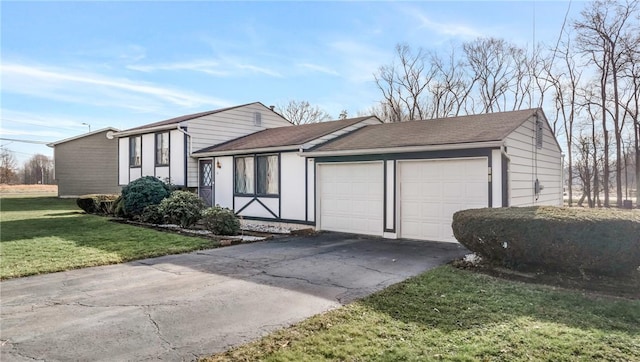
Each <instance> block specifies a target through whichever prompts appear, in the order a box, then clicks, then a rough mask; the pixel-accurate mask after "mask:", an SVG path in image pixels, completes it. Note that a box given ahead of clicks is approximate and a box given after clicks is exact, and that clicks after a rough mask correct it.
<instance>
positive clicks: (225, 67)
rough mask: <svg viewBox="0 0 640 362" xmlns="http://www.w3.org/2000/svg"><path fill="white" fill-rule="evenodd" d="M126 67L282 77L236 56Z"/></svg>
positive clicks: (155, 70) (216, 74)
mask: <svg viewBox="0 0 640 362" xmlns="http://www.w3.org/2000/svg"><path fill="white" fill-rule="evenodd" d="M127 68H128V69H131V70H137V71H141V72H147V73H148V72H157V71H191V72H199V73H205V74H208V75H211V76H216V77H232V76H243V75H245V74H264V75H268V76H270V77H276V78H279V77H282V74H280V73H279V72H277V71H275V70H273V69H270V68H267V67H264V66H258V65H255V64H251V63H250V62H247V61H245V60H242V59H238V58H219V59H216V60H207V59H196V60H191V61H184V62H175V63H159V64H131V65H128V66H127Z"/></svg>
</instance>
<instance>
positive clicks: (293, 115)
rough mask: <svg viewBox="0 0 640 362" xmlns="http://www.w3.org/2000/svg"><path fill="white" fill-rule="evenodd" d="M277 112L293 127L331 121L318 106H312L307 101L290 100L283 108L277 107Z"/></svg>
mask: <svg viewBox="0 0 640 362" xmlns="http://www.w3.org/2000/svg"><path fill="white" fill-rule="evenodd" d="M277 111H278V113H280V114H282V116H283V117H284V118H286V119H288V120H289V121H290V122H291V123H293V124H295V125H298V124H306V123H317V122H322V121H327V120H330V119H331V116H330V115H329V114H328V113H327V112H325V111H323V110H322V109H320V108H319V107H318V106H312V105H311V104H309V102H307V101H297V100H290V101H289V103H287V104H286V105H285V106H278V108H277Z"/></svg>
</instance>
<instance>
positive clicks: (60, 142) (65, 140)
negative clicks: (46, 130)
mask: <svg viewBox="0 0 640 362" xmlns="http://www.w3.org/2000/svg"><path fill="white" fill-rule="evenodd" d="M105 131H112V132H114V133H115V132H117V131H118V129H117V128H113V127H105V128H101V129H98V130H95V131H93V132H87V133H83V134H81V135H77V136H73V137H69V138H65V139H63V140H60V141H55V142H51V143H47V147H51V148H53V147H55V146H57V145H59V144H62V143H66V142H69V141H74V140H77V139H80V138H84V137H88V136H92V135H94V134H98V133H102V132H105Z"/></svg>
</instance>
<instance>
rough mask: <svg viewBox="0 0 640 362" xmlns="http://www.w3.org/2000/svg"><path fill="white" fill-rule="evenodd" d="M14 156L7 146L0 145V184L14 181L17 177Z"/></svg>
mask: <svg viewBox="0 0 640 362" xmlns="http://www.w3.org/2000/svg"><path fill="white" fill-rule="evenodd" d="M17 171H18V169H17V165H16V157H15V155H14V154H13V152H11V151H10V150H8V149H7V148H4V147H0V184H10V183H14V182H15V181H16V179H17Z"/></svg>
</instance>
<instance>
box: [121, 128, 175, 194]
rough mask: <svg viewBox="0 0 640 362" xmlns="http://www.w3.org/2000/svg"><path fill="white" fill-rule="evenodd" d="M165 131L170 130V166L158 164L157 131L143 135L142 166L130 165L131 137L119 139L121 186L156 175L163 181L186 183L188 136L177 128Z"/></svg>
mask: <svg viewBox="0 0 640 362" xmlns="http://www.w3.org/2000/svg"><path fill="white" fill-rule="evenodd" d="M176 127H177V126H176ZM164 132H169V166H156V156H155V147H156V144H155V142H156V141H155V134H156V133H155V132H154V133H145V134H142V135H141V136H142V166H141V167H129V137H122V138H120V139H119V140H118V160H119V163H118V183H119V185H120V186H124V185H127V184H129V182H131V181H133V180H135V179H138V178H140V177H142V176H154V177H158V178H160V179H162V180H163V181H167V180H169V181H170V182H171V183H172V184H174V185H178V186H184V185H185V163H186V161H187V160H186V158H187V155H186V146H185V143H186V142H187V141H186V136H185V134H184V133H182V132H180V131H178V130H177V129H173V130H167V131H164Z"/></svg>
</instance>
